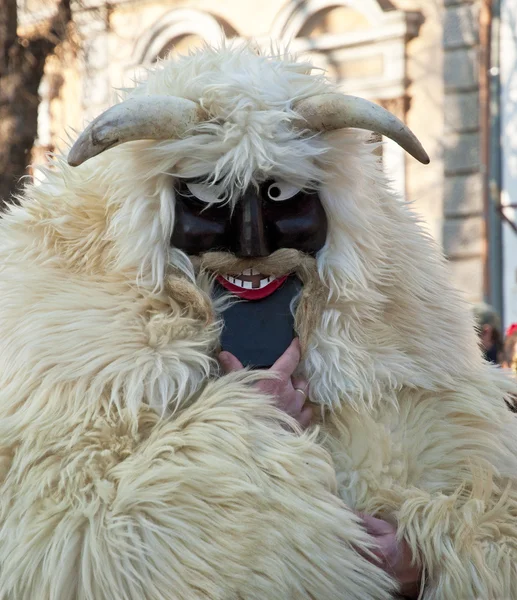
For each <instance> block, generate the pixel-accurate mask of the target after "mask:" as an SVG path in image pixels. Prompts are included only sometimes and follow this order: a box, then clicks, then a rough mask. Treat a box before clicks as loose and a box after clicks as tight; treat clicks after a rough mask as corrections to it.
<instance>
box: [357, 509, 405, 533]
mask: <svg viewBox="0 0 517 600" xmlns="http://www.w3.org/2000/svg"><path fill="white" fill-rule="evenodd" d="M361 518H362V520H363V525H364V527H365V529H366V531H367V532H368V533H369V534H370V535H373V536H381V535H387V534H392V533H396V531H397V530H396V528H395V527H394V526H393V525H392V524H391V523H388V522H387V521H383V520H382V519H376V518H375V517H372V516H371V515H365V514H362V515H361Z"/></svg>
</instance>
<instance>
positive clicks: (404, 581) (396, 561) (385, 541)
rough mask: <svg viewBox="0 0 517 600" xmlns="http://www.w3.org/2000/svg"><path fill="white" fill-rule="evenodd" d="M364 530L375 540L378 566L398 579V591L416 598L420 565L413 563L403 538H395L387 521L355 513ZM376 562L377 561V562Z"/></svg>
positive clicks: (392, 529)
mask: <svg viewBox="0 0 517 600" xmlns="http://www.w3.org/2000/svg"><path fill="white" fill-rule="evenodd" d="M357 515H358V516H359V517H361V519H362V520H363V526H364V528H365V529H366V531H367V532H368V533H369V534H370V535H371V536H372V537H373V538H374V539H375V541H376V542H377V548H375V549H374V550H373V553H374V554H375V556H376V557H377V558H378V559H379V561H380V566H381V568H382V569H384V571H386V572H387V573H389V574H390V575H391V576H392V577H394V578H395V579H396V581H398V583H399V585H400V593H401V594H402V595H404V596H406V597H408V598H418V595H419V592H420V585H421V580H422V571H421V569H420V567H419V566H418V565H416V564H414V563H413V560H412V559H413V556H412V554H411V549H410V548H409V545H408V543H407V542H406V541H405V540H401V541H399V540H397V528H396V527H395V526H394V525H391V523H388V522H387V521H383V520H382V519H376V518H375V517H372V516H370V515H365V514H362V513H357ZM377 564H378V563H377Z"/></svg>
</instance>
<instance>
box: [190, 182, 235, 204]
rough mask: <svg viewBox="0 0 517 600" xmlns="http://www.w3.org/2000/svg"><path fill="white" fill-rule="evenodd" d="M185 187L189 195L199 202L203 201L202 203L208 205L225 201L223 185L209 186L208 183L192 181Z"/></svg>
mask: <svg viewBox="0 0 517 600" xmlns="http://www.w3.org/2000/svg"><path fill="white" fill-rule="evenodd" d="M185 185H186V187H187V189H188V191H189V193H190V194H191V195H192V196H193V197H194V198H196V199H197V200H201V202H204V203H206V204H214V203H216V202H223V201H224V199H225V198H224V191H223V188H222V185H218V184H213V185H209V184H208V183H194V182H190V181H189V182H186V183H185Z"/></svg>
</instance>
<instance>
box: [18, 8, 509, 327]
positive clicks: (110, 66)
mask: <svg viewBox="0 0 517 600" xmlns="http://www.w3.org/2000/svg"><path fill="white" fill-rule="evenodd" d="M19 1H20V2H21V3H22V5H21V9H22V26H24V27H30V26H31V24H33V23H34V22H36V21H37V20H38V19H42V18H44V17H45V13H46V12H48V11H51V10H52V5H51V4H49V3H48V0H47V1H46V2H42V0H19ZM505 2H506V4H505ZM515 4H517V3H516V2H514V1H513V0H501V2H497V1H495V0H492V1H490V0H476V1H472V0H344V1H337V0H110V1H109V2H106V1H104V0H81V1H80V2H78V3H77V4H76V5H75V7H74V21H75V23H76V28H77V32H76V37H77V43H76V44H75V45H74V44H70V45H68V46H67V47H65V48H63V49H62V50H61V54H60V56H59V57H56V58H54V59H52V60H50V61H49V64H48V65H47V69H46V76H45V78H44V81H43V83H42V85H41V90H40V91H41V95H42V103H41V106H40V115H39V121H40V122H39V138H38V140H37V145H36V149H35V152H36V156H38V154H39V155H42V154H43V153H44V151H46V150H49V149H51V150H53V149H55V148H56V147H60V146H61V147H62V146H63V139H64V138H65V130H66V128H70V127H73V128H75V129H76V130H79V129H81V128H82V127H83V126H84V124H85V123H86V122H87V121H89V120H91V119H92V118H93V117H95V116H96V115H97V114H99V113H100V112H101V111H102V110H103V109H105V108H106V107H107V106H109V105H110V104H111V103H112V102H113V101H115V100H116V95H114V93H113V92H112V90H113V88H123V87H126V86H129V85H131V81H132V80H133V79H135V78H137V79H138V78H141V77H142V75H143V73H144V72H145V68H146V67H148V66H150V65H152V64H153V63H154V62H155V61H156V60H157V59H159V58H161V57H164V56H166V55H167V54H168V53H169V52H171V51H172V52H179V53H182V52H184V51H186V50H188V49H189V48H192V47H195V46H197V45H199V44H200V43H201V42H203V41H208V42H214V43H217V42H218V41H219V40H220V38H221V35H222V34H221V31H222V32H224V35H225V36H226V37H230V38H234V37H237V38H245V39H248V38H254V39H256V40H258V41H259V42H264V43H269V40H274V41H277V42H280V43H281V44H283V45H285V44H287V43H290V47H291V49H292V50H295V51H299V52H301V53H304V54H305V55H308V56H310V57H311V59H312V60H313V62H314V63H315V64H316V65H317V66H320V67H322V68H324V69H325V70H326V71H327V73H328V76H329V77H330V78H331V79H333V80H334V81H336V82H337V83H338V84H339V86H340V87H341V89H342V90H343V91H345V92H347V93H351V94H355V95H359V96H363V97H366V98H369V99H371V100H374V101H376V102H379V103H380V104H382V105H383V106H385V107H386V108H388V109H389V110H391V111H392V112H394V113H395V114H396V115H397V116H399V117H400V118H401V119H403V120H404V121H406V122H407V123H408V124H409V126H410V127H411V128H412V129H413V131H414V132H415V133H416V134H417V136H418V137H419V139H420V140H421V141H422V143H423V145H424V147H425V148H426V150H427V151H428V153H429V155H430V157H431V164H430V165H428V166H423V165H420V164H419V163H417V162H416V161H415V160H413V159H412V158H411V157H408V156H406V155H405V154H404V152H403V151H402V150H400V149H399V148H398V146H396V145H395V144H394V143H392V142H390V141H386V143H385V145H384V147H383V150H382V152H383V155H382V159H383V164H384V167H385V169H386V170H387V172H388V173H389V175H390V177H391V178H392V180H393V185H394V186H395V187H396V188H397V189H398V191H399V192H400V194H401V196H402V197H403V198H405V199H408V200H411V201H413V202H414V207H415V209H416V210H417V211H418V212H419V213H420V214H421V215H422V217H423V220H424V221H425V223H426V225H427V227H428V229H429V231H430V233H431V234H432V236H433V237H434V238H435V239H436V241H437V242H438V243H439V244H440V245H441V246H442V248H443V250H444V252H445V254H446V256H447V257H448V259H449V260H450V265H451V269H452V273H453V277H454V279H455V282H456V285H457V286H458V287H459V288H460V289H461V290H462V291H463V292H464V293H465V295H466V298H467V299H468V300H470V301H478V300H481V299H483V298H484V299H485V300H488V301H490V302H492V303H493V304H494V305H495V306H496V307H497V308H498V309H499V310H501V311H504V320H505V321H506V322H510V321H517V314H516V313H517V229H516V228H515V223H514V217H515V215H514V212H512V211H513V208H512V207H511V206H507V208H506V209H501V207H500V203H501V198H503V201H504V202H505V203H506V204H507V205H511V204H513V203H515V202H517V200H515V198H516V197H517V190H513V189H510V188H511V187H512V186H513V187H516V188H517V174H515V173H514V174H512V173H513V171H511V169H510V170H508V169H507V168H506V167H505V166H504V164H506V163H504V160H505V156H506V154H505V153H507V152H509V151H511V150H512V148H511V147H510V146H509V145H508V144H507V146H506V147H505V146H504V143H503V146H502V147H501V144H500V143H499V142H500V141H501V140H500V137H498V132H499V131H500V129H499V127H500V126H501V127H503V128H504V127H507V126H508V124H507V121H508V120H509V119H510V120H511V118H512V117H511V115H510V108H507V109H506V112H505V111H504V110H502V108H503V104H504V102H501V101H500V98H504V97H505V94H506V96H507V97H508V98H513V96H512V93H513V94H515V93H516V92H517V90H516V92H510V91H509V89H510V87H511V82H512V81H513V79H512V74H513V72H512V68H513V67H512V64H514V63H512V59H511V57H510V56H509V55H507V56H506V58H505V60H504V61H503V62H505V64H502V63H501V65H500V64H499V60H500V58H502V56H503V53H499V50H498V44H499V38H500V37H501V38H504V36H506V37H507V38H509V42H506V43H509V44H510V45H512V44H514V39H513V37H512V36H514V35H515V28H514V29H513V31H512V29H511V25H509V26H508V27H506V28H505V19H506V20H507V21H508V20H509V19H512V18H515V17H516V14H514V13H517V9H515V8H513V5H515ZM501 16H502V17H503V23H502V30H501V32H500V31H499V25H500V24H501V20H500V17H501ZM494 32H495V33H494ZM512 47H514V46H512ZM514 59H515V56H514ZM503 72H504V73H503ZM505 77H506V80H505V79H504V78H505ZM505 86H506V87H505ZM490 99H491V100H492V101H491V102H490V101H489V100H490ZM507 104H508V106H510V104H511V101H510V100H509V101H508V102H507ZM502 113H503V114H502ZM505 119H506V120H505ZM494 124H495V125H494ZM513 137H514V139H517V136H513ZM514 143H517V142H514ZM495 154H497V157H496V156H495ZM514 160H515V161H517V153H516V154H515V159H514ZM507 162H508V161H507ZM503 163H504V164H503ZM515 171H516V173H517V168H516V169H515ZM505 177H506V179H505V182H506V184H505V183H504V182H503V179H504V178H505ZM505 185H506V188H507V189H506V191H505V187H504V186H505ZM501 187H502V192H503V193H502V195H501V193H500V191H501ZM512 198H514V200H513V201H512ZM502 213H504V216H502ZM505 219H507V220H505Z"/></svg>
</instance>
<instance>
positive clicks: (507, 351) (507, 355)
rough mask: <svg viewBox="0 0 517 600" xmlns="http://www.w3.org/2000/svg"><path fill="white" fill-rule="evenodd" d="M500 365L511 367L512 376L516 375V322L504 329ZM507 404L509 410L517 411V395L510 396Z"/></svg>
mask: <svg viewBox="0 0 517 600" xmlns="http://www.w3.org/2000/svg"><path fill="white" fill-rule="evenodd" d="M501 366H502V367H503V368H504V369H511V372H512V374H513V376H514V377H517V323H513V324H512V325H510V327H508V329H507V330H506V335H505V338H504V345H503V360H502V362H501ZM507 404H508V406H509V407H510V410H511V411H513V412H517V397H512V399H511V401H509V402H507Z"/></svg>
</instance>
